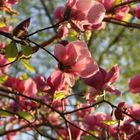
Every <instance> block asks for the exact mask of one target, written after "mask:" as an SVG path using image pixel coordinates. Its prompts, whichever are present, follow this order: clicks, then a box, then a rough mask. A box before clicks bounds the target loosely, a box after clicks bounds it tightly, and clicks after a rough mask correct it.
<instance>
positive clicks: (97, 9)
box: [55, 0, 105, 30]
mask: <svg viewBox="0 0 140 140" xmlns="http://www.w3.org/2000/svg"><path fill="white" fill-rule="evenodd" d="M55 16H56V18H57V20H63V19H64V18H66V19H68V20H71V22H70V23H71V26H74V28H75V27H76V26H77V28H79V29H80V30H84V26H92V25H96V24H99V23H101V22H102V20H103V18H104V16H105V8H104V6H103V4H101V3H100V2H98V1H94V0H86V2H85V0H67V3H66V5H65V7H58V8H57V9H56V11H55Z"/></svg>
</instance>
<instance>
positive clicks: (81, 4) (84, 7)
mask: <svg viewBox="0 0 140 140" xmlns="http://www.w3.org/2000/svg"><path fill="white" fill-rule="evenodd" d="M91 3H92V0H86V2H85V0H79V1H78V2H77V3H76V8H77V9H78V10H80V11H86V10H88V9H89V8H90V6H91Z"/></svg>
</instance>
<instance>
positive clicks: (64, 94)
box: [54, 92, 66, 100]
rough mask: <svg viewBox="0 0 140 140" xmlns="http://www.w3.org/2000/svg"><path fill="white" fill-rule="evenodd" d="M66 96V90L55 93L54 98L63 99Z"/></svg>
mask: <svg viewBox="0 0 140 140" xmlns="http://www.w3.org/2000/svg"><path fill="white" fill-rule="evenodd" d="M65 96H66V93H64V92H58V93H55V95H54V100H61V99H63V98H65Z"/></svg>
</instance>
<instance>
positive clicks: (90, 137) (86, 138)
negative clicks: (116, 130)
mask: <svg viewBox="0 0 140 140" xmlns="http://www.w3.org/2000/svg"><path fill="white" fill-rule="evenodd" d="M84 140H96V139H95V138H93V137H92V136H84Z"/></svg>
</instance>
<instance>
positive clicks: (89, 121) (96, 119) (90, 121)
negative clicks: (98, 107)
mask: <svg viewBox="0 0 140 140" xmlns="http://www.w3.org/2000/svg"><path fill="white" fill-rule="evenodd" d="M112 119H113V118H112V116H111V115H110V114H105V113H97V114H95V115H86V116H85V117H84V122H85V124H86V125H87V129H88V130H98V129H99V128H101V129H103V128H106V127H107V125H106V124H105V123H103V122H102V121H104V120H112Z"/></svg>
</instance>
